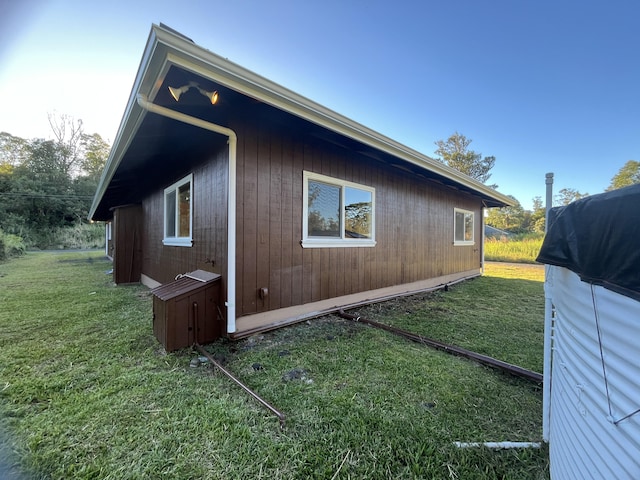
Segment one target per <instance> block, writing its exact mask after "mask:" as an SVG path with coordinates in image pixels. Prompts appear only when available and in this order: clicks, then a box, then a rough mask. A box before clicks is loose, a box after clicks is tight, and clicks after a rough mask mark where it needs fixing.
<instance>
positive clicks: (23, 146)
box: [0, 132, 29, 167]
mask: <svg viewBox="0 0 640 480" xmlns="http://www.w3.org/2000/svg"><path fill="white" fill-rule="evenodd" d="M28 146H29V142H28V141H27V140H25V139H24V138H20V137H16V136H14V135H11V134H10V133H7V132H0V165H11V166H14V167H15V166H16V165H20V164H21V163H22V162H23V161H24V160H25V159H26V157H27V154H28V152H27V148H28Z"/></svg>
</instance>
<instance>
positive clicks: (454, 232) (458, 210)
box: [453, 208, 476, 246]
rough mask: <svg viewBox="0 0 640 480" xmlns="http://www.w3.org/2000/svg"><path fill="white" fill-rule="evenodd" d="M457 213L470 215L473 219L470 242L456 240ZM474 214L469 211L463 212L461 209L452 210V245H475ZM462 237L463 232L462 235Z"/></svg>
mask: <svg viewBox="0 0 640 480" xmlns="http://www.w3.org/2000/svg"><path fill="white" fill-rule="evenodd" d="M458 213H463V214H464V215H471V217H472V219H473V226H472V228H471V236H472V238H471V240H456V216H457V214H458ZM475 230H476V213H475V212H472V211H471V210H465V209H463V208H454V209H453V244H454V245H455V246H465V245H475V244H476V242H475V237H476V231H475ZM462 235H463V236H464V232H463V234H462Z"/></svg>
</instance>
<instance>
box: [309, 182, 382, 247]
mask: <svg viewBox="0 0 640 480" xmlns="http://www.w3.org/2000/svg"><path fill="white" fill-rule="evenodd" d="M303 196H304V212H303V222H302V223H303V225H302V232H303V234H302V237H303V238H302V246H303V247H311V248H314V247H315V248H320V247H373V246H375V244H376V242H375V235H374V232H375V228H374V225H375V222H374V218H375V214H374V211H375V209H374V205H375V189H373V188H371V187H365V186H364V185H358V184H356V183H351V182H347V181H344V180H338V179H335V178H332V177H327V176H325V175H319V174H316V173H310V172H304V191H303Z"/></svg>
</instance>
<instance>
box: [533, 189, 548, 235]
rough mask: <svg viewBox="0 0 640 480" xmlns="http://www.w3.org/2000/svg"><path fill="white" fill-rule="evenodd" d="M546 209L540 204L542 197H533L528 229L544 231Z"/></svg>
mask: <svg viewBox="0 0 640 480" xmlns="http://www.w3.org/2000/svg"><path fill="white" fill-rule="evenodd" d="M546 213H547V209H546V208H545V206H544V205H543V204H542V197H534V198H533V212H531V220H530V227H529V229H530V230H531V231H532V232H536V233H544V225H545V221H546Z"/></svg>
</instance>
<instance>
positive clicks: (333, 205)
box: [307, 180, 340, 238]
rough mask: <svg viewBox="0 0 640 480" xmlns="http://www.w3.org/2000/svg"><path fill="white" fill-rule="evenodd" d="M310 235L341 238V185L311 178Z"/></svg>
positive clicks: (308, 233)
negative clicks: (328, 183)
mask: <svg viewBox="0 0 640 480" xmlns="http://www.w3.org/2000/svg"><path fill="white" fill-rule="evenodd" d="M308 212H309V214H308V221H307V222H308V223H307V225H308V231H307V235H308V236H309V237H338V238H340V187H337V186H335V185H327V184H326V183H322V182H316V181H313V180H309V197H308Z"/></svg>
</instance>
